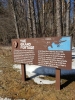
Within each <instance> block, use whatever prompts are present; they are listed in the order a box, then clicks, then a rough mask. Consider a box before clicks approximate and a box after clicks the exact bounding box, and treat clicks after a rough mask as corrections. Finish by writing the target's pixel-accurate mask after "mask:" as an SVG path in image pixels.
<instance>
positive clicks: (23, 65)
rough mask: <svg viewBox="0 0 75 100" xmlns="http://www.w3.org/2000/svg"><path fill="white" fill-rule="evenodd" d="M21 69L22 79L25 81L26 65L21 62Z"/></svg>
mask: <svg viewBox="0 0 75 100" xmlns="http://www.w3.org/2000/svg"><path fill="white" fill-rule="evenodd" d="M21 71H22V81H26V65H25V64H21Z"/></svg>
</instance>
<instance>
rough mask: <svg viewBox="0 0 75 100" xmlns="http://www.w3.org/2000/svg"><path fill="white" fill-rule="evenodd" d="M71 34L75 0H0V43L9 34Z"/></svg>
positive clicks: (74, 28)
mask: <svg viewBox="0 0 75 100" xmlns="http://www.w3.org/2000/svg"><path fill="white" fill-rule="evenodd" d="M51 36H72V42H73V46H75V0H0V44H1V45H10V44H11V39H13V38H35V37H36V38H37V37H51Z"/></svg>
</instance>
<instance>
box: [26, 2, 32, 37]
mask: <svg viewBox="0 0 75 100" xmlns="http://www.w3.org/2000/svg"><path fill="white" fill-rule="evenodd" d="M27 23H28V31H29V37H32V26H31V15H30V0H27Z"/></svg>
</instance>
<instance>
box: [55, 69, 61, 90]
mask: <svg viewBox="0 0 75 100" xmlns="http://www.w3.org/2000/svg"><path fill="white" fill-rule="evenodd" d="M60 73H61V69H57V68H56V89H57V90H60V85H61V84H60Z"/></svg>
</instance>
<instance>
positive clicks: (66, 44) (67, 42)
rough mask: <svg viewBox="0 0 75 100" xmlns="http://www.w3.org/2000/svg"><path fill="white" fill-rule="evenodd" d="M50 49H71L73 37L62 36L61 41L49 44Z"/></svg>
mask: <svg viewBox="0 0 75 100" xmlns="http://www.w3.org/2000/svg"><path fill="white" fill-rule="evenodd" d="M48 50H63V51H70V50H71V37H62V38H61V39H60V40H59V43H58V44H56V43H54V42H53V43H52V45H51V46H48Z"/></svg>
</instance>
